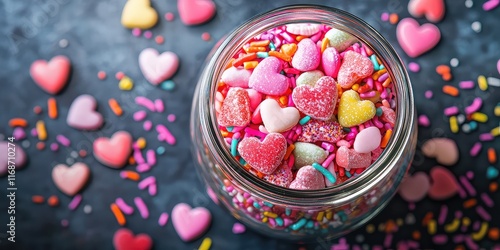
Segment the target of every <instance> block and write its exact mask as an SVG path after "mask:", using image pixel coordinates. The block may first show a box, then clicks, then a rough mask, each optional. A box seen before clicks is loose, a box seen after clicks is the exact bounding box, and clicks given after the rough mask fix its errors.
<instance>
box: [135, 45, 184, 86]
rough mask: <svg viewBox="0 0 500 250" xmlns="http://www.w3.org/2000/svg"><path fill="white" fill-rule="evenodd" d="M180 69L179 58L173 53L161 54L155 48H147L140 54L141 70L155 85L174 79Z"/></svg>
mask: <svg viewBox="0 0 500 250" xmlns="http://www.w3.org/2000/svg"><path fill="white" fill-rule="evenodd" d="M178 67H179V58H178V57H177V55H176V54H175V53H173V52H170V51H167V52H163V53H161V54H159V53H158V51H157V50H155V49H153V48H146V49H144V50H142V52H141V54H139V68H140V69H141V71H142V74H143V75H144V77H145V78H146V79H147V80H148V81H149V82H150V83H151V84H153V85H158V84H159V83H161V82H162V81H164V80H166V79H168V78H170V77H172V76H173V75H174V74H175V72H176V71H177V68H178Z"/></svg>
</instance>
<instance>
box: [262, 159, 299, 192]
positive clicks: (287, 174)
mask: <svg viewBox="0 0 500 250" xmlns="http://www.w3.org/2000/svg"><path fill="white" fill-rule="evenodd" d="M262 179H263V180H265V181H267V182H269V183H272V184H274V185H277V186H282V187H288V186H290V183H292V181H293V173H292V169H291V168H289V167H288V165H287V164H285V163H283V164H281V165H280V166H279V167H278V168H277V169H276V170H275V171H274V172H273V173H272V174H268V175H264V177H262Z"/></svg>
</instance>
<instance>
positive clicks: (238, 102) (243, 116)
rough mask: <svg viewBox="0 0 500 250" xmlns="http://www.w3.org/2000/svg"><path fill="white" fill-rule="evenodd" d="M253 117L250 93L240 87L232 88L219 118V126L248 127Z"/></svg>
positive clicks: (223, 103)
mask: <svg viewBox="0 0 500 250" xmlns="http://www.w3.org/2000/svg"><path fill="white" fill-rule="evenodd" d="M251 115H252V113H251V112H250V97H249V96H248V92H247V91H246V90H244V89H242V88H238V87H233V88H230V89H229V91H228V92H227V96H226V98H225V99H224V101H223V102H222V107H221V109H220V112H219V114H218V117H217V118H218V121H219V125H221V126H246V125H247V124H248V123H250V119H251Z"/></svg>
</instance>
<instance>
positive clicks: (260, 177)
mask: <svg viewBox="0 0 500 250" xmlns="http://www.w3.org/2000/svg"><path fill="white" fill-rule="evenodd" d="M257 177H259V179H262V178H264V174H263V173H261V172H260V171H257Z"/></svg>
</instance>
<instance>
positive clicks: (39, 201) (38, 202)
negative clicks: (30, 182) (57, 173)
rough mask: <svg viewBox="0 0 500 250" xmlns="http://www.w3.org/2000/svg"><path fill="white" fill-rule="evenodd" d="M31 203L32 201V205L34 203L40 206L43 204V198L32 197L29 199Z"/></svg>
mask: <svg viewBox="0 0 500 250" xmlns="http://www.w3.org/2000/svg"><path fill="white" fill-rule="evenodd" d="M31 201H33V203H36V204H42V203H44V202H45V198H43V196H41V195H33V196H32V197H31Z"/></svg>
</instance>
